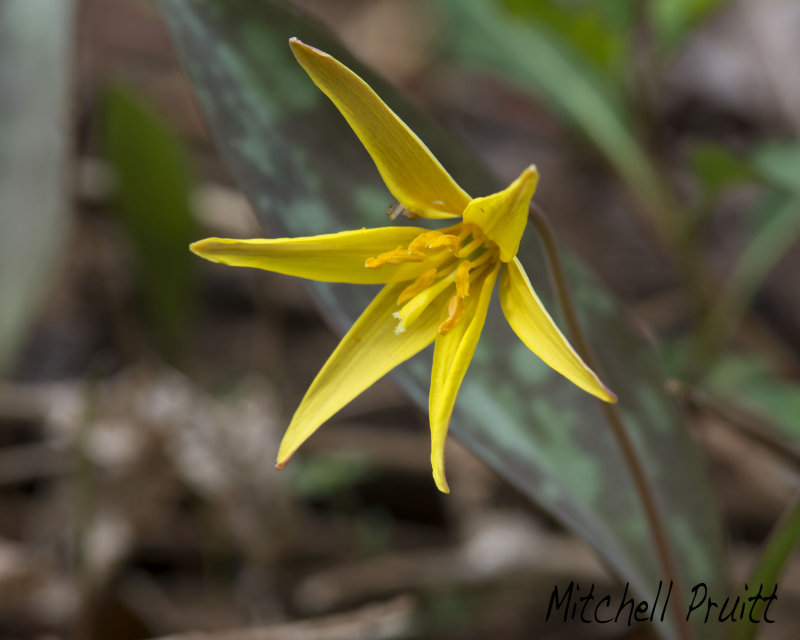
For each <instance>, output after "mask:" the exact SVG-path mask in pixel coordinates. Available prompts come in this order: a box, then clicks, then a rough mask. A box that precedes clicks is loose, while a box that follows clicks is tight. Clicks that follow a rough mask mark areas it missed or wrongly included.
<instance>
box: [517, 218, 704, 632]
mask: <svg viewBox="0 0 800 640" xmlns="http://www.w3.org/2000/svg"><path fill="white" fill-rule="evenodd" d="M529 218H530V220H531V221H532V222H533V224H534V225H535V226H536V230H537V231H538V232H539V237H540V238H541V241H542V245H543V246H544V250H545V257H546V259H547V263H548V265H549V267H550V273H551V275H552V278H553V282H554V284H555V288H556V295H557V297H558V302H559V304H560V305H561V308H562V310H563V311H564V317H565V319H566V322H567V325H568V327H569V332H570V334H571V336H572V340H573V342H574V344H575V349H576V350H577V352H578V354H579V355H580V356H581V358H583V360H584V362H586V364H587V365H588V366H589V367H590V368H591V369H592V370H593V371H595V372H596V373H598V374H599V373H600V371H599V367H598V363H597V359H596V358H595V357H594V354H593V353H592V350H591V348H590V347H589V341H588V340H587V339H586V334H585V333H584V332H583V329H582V328H581V325H580V322H579V321H578V314H577V313H576V311H575V305H574V304H573V302H572V296H571V295H570V293H569V287H568V286H567V278H566V275H565V273H564V267H563V265H562V262H561V255H560V254H559V252H558V245H557V243H556V239H555V234H554V232H553V229H552V227H551V226H550V223H549V222H548V220H547V217H546V216H545V214H544V212H543V211H542V210H541V209H539V208H538V207H537V206H536V205H535V204H531V211H530V215H529ZM601 407H602V409H603V414H604V416H605V418H606V421H607V422H608V424H609V425H610V427H611V431H612V432H613V434H614V437H615V438H616V440H617V443H618V444H619V447H620V449H621V451H622V456H623V458H624V459H625V463H626V465H627V466H628V470H629V471H630V473H631V476H632V477H633V483H634V486H635V487H636V491H637V493H638V494H639V499H640V500H641V502H642V507H643V508H644V513H645V517H646V518H647V523H648V526H649V528H650V531H651V533H652V535H653V543H654V545H655V551H656V554H657V556H658V560H659V563H660V564H661V568H662V570H663V571H664V574H665V576H666V579H667V580H669V581H671V582H672V583H673V584H675V585H676V587H678V589H677V593H676V594H675V596H676V597H675V599H674V600H673V601H672V604H673V607H672V614H673V619H674V621H675V628H676V630H677V633H678V636H679V637H680V638H681V640H691V638H692V637H693V633H692V630H691V627H690V626H689V623H688V622H687V620H686V619H685V618H684V616H683V611H685V610H686V609H685V606H684V602H683V597H682V596H681V592H680V582H679V581H678V571H677V567H676V565H675V561H674V559H673V556H672V552H671V550H670V547H669V542H668V539H667V533H666V529H665V527H664V521H663V519H662V517H661V514H660V513H659V510H658V507H657V505H656V499H655V495H654V494H653V491H652V489H651V487H650V484H649V482H648V480H647V476H646V475H645V472H644V468H643V466H642V464H641V461H640V460H639V457H638V456H637V454H636V448H635V447H634V445H633V441H632V440H631V438H630V436H629V435H628V432H627V431H626V430H625V426H624V424H623V422H622V415H621V414H620V411H619V407H618V405H616V404H609V403H607V402H603V403H601Z"/></svg>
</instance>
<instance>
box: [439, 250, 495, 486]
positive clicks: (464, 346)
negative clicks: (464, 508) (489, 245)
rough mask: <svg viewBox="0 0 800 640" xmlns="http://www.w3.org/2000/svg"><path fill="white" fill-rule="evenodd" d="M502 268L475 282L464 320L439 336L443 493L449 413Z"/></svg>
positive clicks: (440, 436) (440, 439) (470, 358)
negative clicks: (475, 285)
mask: <svg viewBox="0 0 800 640" xmlns="http://www.w3.org/2000/svg"><path fill="white" fill-rule="evenodd" d="M499 270H500V265H499V264H498V265H497V266H496V267H494V268H493V269H492V270H491V271H490V272H489V273H488V274H487V275H486V276H485V278H484V279H483V282H482V283H481V282H478V283H475V284H477V285H478V286H479V287H480V293H478V295H475V294H472V295H470V296H469V297H468V298H467V299H466V303H467V310H466V311H465V313H464V316H463V317H462V318H461V321H460V322H459V323H458V324H456V325H455V327H453V328H452V329H451V330H450V331H448V332H447V333H445V334H443V335H442V334H440V335H438V336H437V337H436V347H435V349H434V352H433V371H432V373H431V394H430V399H429V412H430V421H431V466H432V468H433V479H434V481H435V482H436V486H437V487H438V488H439V491H442V492H443V493H450V489H449V488H448V486H447V480H446V479H445V475H444V444H445V439H446V438H447V429H448V427H449V426H450V415H451V414H452V413H453V405H454V404H455V402H456V396H457V395H458V390H459V388H460V387H461V381H462V380H463V379H464V375H465V374H466V373H467V367H469V363H470V361H471V360H472V354H473V353H475V347H476V346H477V345H478V339H479V338H480V335H481V329H483V324H484V322H485V321H486V311H487V310H488V308H489V301H490V300H491V297H492V289H493V288H494V283H495V280H496V279H497V273H498V271H499Z"/></svg>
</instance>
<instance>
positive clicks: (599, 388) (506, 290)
mask: <svg viewBox="0 0 800 640" xmlns="http://www.w3.org/2000/svg"><path fill="white" fill-rule="evenodd" d="M500 304H501V305H502V307H503V313H505V316H506V318H507V319H508V323H509V324H510V325H511V328H512V329H513V330H514V332H515V333H516V334H517V335H518V336H519V338H520V340H522V342H524V343H525V345H526V346H527V347H528V348H529V349H530V350H531V351H533V352H534V353H535V354H536V355H537V356H539V357H540V358H541V359H542V360H544V362H545V363H546V364H548V365H549V366H551V367H552V368H553V369H555V370H556V371H558V372H559V373H560V374H561V375H563V376H564V377H566V378H567V379H569V380H571V381H572V382H573V383H575V384H576V385H577V386H579V387H580V388H581V389H583V390H584V391H587V392H589V393H591V394H592V395H594V396H597V397H598V398H600V399H601V400H605V401H606V402H616V401H617V396H616V395H614V393H612V392H611V391H610V390H609V389H608V388H607V387H606V386H605V385H604V384H603V383H602V382H600V379H599V378H598V377H597V374H595V372H594V371H592V370H591V369H590V368H589V367H587V366H586V364H584V362H583V360H581V358H580V356H579V355H578V354H577V353H575V350H574V349H573V348H572V347H571V346H570V344H569V343H568V342H567V339H566V338H565V337H564V336H563V335H562V333H561V331H559V329H558V327H557V326H556V325H555V323H554V322H553V319H552V318H551V317H550V314H548V313H547V311H546V310H545V308H544V306H542V303H541V302H540V300H539V298H538V296H537V295H536V292H535V291H534V290H533V287H531V283H530V280H528V275H527V274H526V273H525V270H524V269H523V268H522V265H521V264H520V263H519V260H517V259H516V258H514V260H513V261H512V262H509V263H508V266H507V269H506V274H505V276H504V277H503V279H502V282H501V283H500Z"/></svg>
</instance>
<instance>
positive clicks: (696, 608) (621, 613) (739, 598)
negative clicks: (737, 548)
mask: <svg viewBox="0 0 800 640" xmlns="http://www.w3.org/2000/svg"><path fill="white" fill-rule="evenodd" d="M673 587H674V585H673V583H672V581H669V582H668V583H666V584H664V582H663V581H659V583H658V589H657V590H656V594H655V597H654V598H653V600H652V601H649V600H643V599H636V598H634V596H632V595H629V591H630V584H629V583H625V589H624V590H623V592H622V595H621V596H620V595H612V594H609V593H607V594H600V593H597V592H596V588H595V585H594V583H592V584H590V585H589V587H588V588H586V587H585V586H584V588H583V589H582V588H581V585H580V583H578V582H575V581H574V580H572V581H570V583H569V584H568V585H567V586H566V587H564V588H562V589H561V590H559V587H558V585H556V586H554V587H553V591H552V592H551V593H550V601H549V603H548V605H547V614H546V615H545V622H547V621H548V620H550V618H551V617H552V618H553V619H556V618H562V619H563V621H564V622H567V621H569V620H572V621H579V622H584V623H600V624H604V623H607V622H615V623H618V622H625V623H627V624H628V626H630V625H632V624H633V623H634V622H664V619H665V617H666V615H667V610H668V605H669V599H670V596H671V595H672V591H673ZM767 593H768V592H767V590H766V589H765V586H764V585H763V584H759V585H758V589H755V588H753V589H751V588H750V587H749V585H747V584H745V585H744V590H743V591H742V592H741V593H739V594H736V595H735V596H732V595H727V596H725V597H724V598H719V597H712V596H711V595H710V594H709V591H708V585H706V583H705V582H698V583H697V584H696V585H694V586H693V587H692V589H691V591H690V594H691V598H687V601H689V606H688V607H687V611H686V620H687V621H689V620H699V621H702V622H750V623H759V622H767V623H773V622H775V620H773V619H771V618H770V617H769V607H770V605H771V604H772V603H773V602H774V601H775V600H777V599H778V585H777V584H775V585H772V591H771V592H769V595H767Z"/></svg>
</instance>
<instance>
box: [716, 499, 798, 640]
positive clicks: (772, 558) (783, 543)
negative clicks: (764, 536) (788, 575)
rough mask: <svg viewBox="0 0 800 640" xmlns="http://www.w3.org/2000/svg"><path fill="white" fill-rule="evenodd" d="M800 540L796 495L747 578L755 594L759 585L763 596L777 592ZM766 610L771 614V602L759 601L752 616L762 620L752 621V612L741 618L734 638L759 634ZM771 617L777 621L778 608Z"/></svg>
mask: <svg viewBox="0 0 800 640" xmlns="http://www.w3.org/2000/svg"><path fill="white" fill-rule="evenodd" d="M798 540H800V498H795V502H794V504H792V505H791V506H790V507H789V509H787V510H786V513H785V514H784V516H783V517H782V518H781V519H780V521H779V522H778V524H777V525H776V526H775V529H774V530H773V531H772V534H771V535H770V537H769V540H768V541H767V544H766V547H765V548H764V550H763V551H762V553H761V556H760V557H759V559H758V562H757V563H756V566H755V568H754V569H753V571H752V573H751V574H750V578H749V579H748V580H747V584H748V585H749V586H750V591H749V593H750V594H751V595H757V593H758V590H759V587H763V596H764V597H765V598H768V597H770V596H771V595H772V594H773V590H775V594H776V595H777V588H778V587H777V581H778V578H779V577H780V575H781V573H783V570H784V568H785V566H786V562H787V561H788V560H789V558H790V557H791V555H792V551H794V550H795V548H796V547H797V543H798ZM757 585H758V586H757ZM765 614H766V617H767V618H769V616H770V611H769V609H768V607H767V603H766V602H757V603H755V606H754V609H753V613H752V619H753V620H758V621H759V623H758V624H751V622H750V620H749V616H748V619H746V620H742V621H740V624H737V625H736V626H735V629H734V630H733V633H732V634H731V640H751V638H755V636H756V633H757V632H758V631H759V629H760V625H761V624H762V623H764V622H766V619H765V617H764V616H765ZM769 619H770V620H772V621H775V614H774V612H772V618H769ZM767 624H768V623H767Z"/></svg>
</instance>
